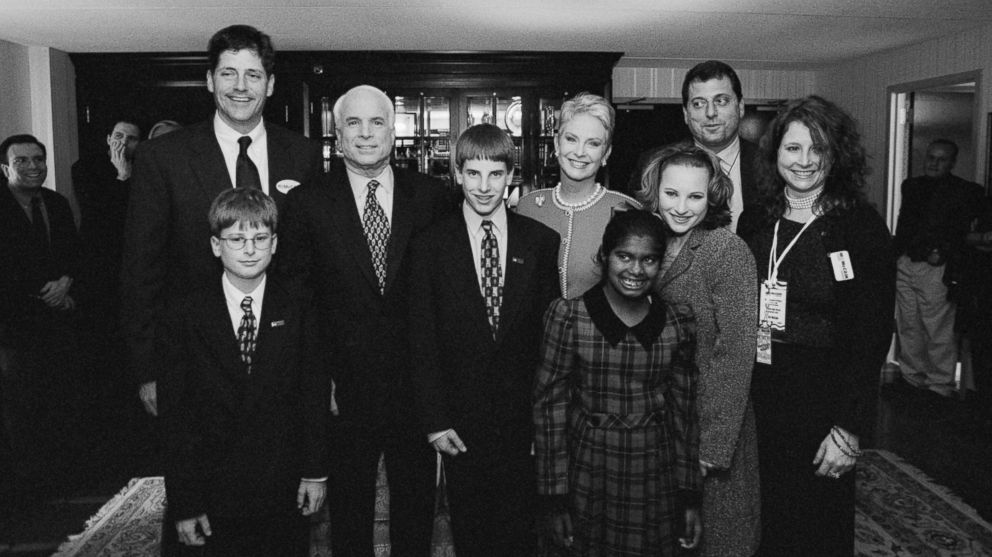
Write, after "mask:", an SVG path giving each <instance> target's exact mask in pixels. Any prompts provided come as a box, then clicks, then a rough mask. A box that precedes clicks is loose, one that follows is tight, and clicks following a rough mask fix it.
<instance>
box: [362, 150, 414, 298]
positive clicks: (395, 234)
mask: <svg viewBox="0 0 992 557" xmlns="http://www.w3.org/2000/svg"><path fill="white" fill-rule="evenodd" d="M404 176H405V175H404V174H401V173H400V172H399V171H397V170H396V169H395V168H394V169H393V214H392V221H391V222H390V227H389V228H390V232H389V246H388V251H387V253H386V291H389V289H390V288H391V287H392V285H393V284H395V283H396V277H397V275H398V274H399V270H400V267H401V265H402V264H403V256H404V254H406V247H407V244H408V243H409V241H410V236H411V234H412V233H413V217H414V215H413V211H414V209H413V206H412V205H413V197H414V191H413V185H412V184H410V183H409V182H407V181H406V180H405V179H404ZM370 261H371V259H370ZM370 266H371V265H370Z"/></svg>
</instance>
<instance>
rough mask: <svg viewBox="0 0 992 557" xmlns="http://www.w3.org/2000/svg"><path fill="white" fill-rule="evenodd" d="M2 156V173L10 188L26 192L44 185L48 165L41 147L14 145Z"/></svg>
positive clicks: (27, 144) (30, 144)
mask: <svg viewBox="0 0 992 557" xmlns="http://www.w3.org/2000/svg"><path fill="white" fill-rule="evenodd" d="M4 155H5V158H4V160H3V164H2V167H3V173H4V175H5V176H6V177H7V183H8V185H9V186H10V187H12V188H17V189H19V190H21V191H25V192H27V191H34V190H37V189H38V188H40V187H41V185H42V184H44V183H45V178H47V177H48V164H47V163H46V162H45V152H44V151H43V150H42V148H41V147H39V146H38V145H36V144H34V143H14V144H13V145H11V146H10V147H9V148H8V149H7V152H6V153H4Z"/></svg>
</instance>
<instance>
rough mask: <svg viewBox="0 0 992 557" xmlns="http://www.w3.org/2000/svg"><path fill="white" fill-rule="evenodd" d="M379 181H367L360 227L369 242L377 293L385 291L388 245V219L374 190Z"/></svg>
mask: <svg viewBox="0 0 992 557" xmlns="http://www.w3.org/2000/svg"><path fill="white" fill-rule="evenodd" d="M379 185H380V184H379V182H376V181H375V180H372V181H371V182H369V191H368V193H367V194H366V196H365V210H364V211H363V212H362V228H364V229H365V241H366V242H368V244H369V253H370V254H372V268H373V269H375V277H376V278H377V279H379V293H380V294H382V293H384V292H385V291H386V248H387V247H388V246H389V221H388V220H387V219H386V212H385V211H383V210H382V206H381V205H379V201H378V200H377V199H376V198H375V190H376V188H378V187H379Z"/></svg>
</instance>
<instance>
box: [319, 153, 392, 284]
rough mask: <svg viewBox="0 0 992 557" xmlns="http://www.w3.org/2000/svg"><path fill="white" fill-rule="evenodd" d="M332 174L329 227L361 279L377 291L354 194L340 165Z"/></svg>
mask: <svg viewBox="0 0 992 557" xmlns="http://www.w3.org/2000/svg"><path fill="white" fill-rule="evenodd" d="M333 172H334V177H333V179H331V180H330V191H329V194H330V196H331V202H330V206H329V207H328V210H329V212H330V213H331V214H332V216H333V218H332V219H331V224H332V226H334V227H335V228H336V232H337V234H338V236H339V237H340V238H341V239H342V243H343V244H344V246H345V248H346V249H347V250H348V253H349V254H350V255H351V258H352V260H353V261H354V263H355V266H356V267H358V269H359V271H361V273H362V276H363V277H365V280H366V281H368V283H369V285H370V286H372V287H373V288H374V289H375V290H376V291H378V290H379V279H377V278H376V276H375V270H374V269H373V268H372V255H371V254H370V253H369V244H368V241H367V240H366V239H365V232H364V230H363V229H362V220H361V219H360V218H359V216H358V210H357V208H356V206H355V195H354V194H353V193H352V191H351V182H349V181H348V171H347V170H346V169H345V167H344V165H343V164H339V165H337V166H336V168H335V170H334V171H333Z"/></svg>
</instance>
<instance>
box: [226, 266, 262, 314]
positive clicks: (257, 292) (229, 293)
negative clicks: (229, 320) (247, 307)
mask: <svg viewBox="0 0 992 557" xmlns="http://www.w3.org/2000/svg"><path fill="white" fill-rule="evenodd" d="M267 278H268V273H266V274H264V275H262V280H261V282H259V283H258V286H256V287H255V289H254V290H252V291H251V292H248V293H247V294H246V293H244V292H242V291H240V290H238V287H237V286H234V284H233V283H232V282H231V279H229V278H228V277H227V273H226V272H225V273H223V274H222V275H221V279H220V282H221V285H222V286H223V287H224V296H225V297H226V298H227V300H228V303H231V302H235V305H241V300H243V299H244V298H245V296H251V302H252V305H253V306H255V305H257V306H261V304H262V295H263V294H265V281H266V279H267Z"/></svg>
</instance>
